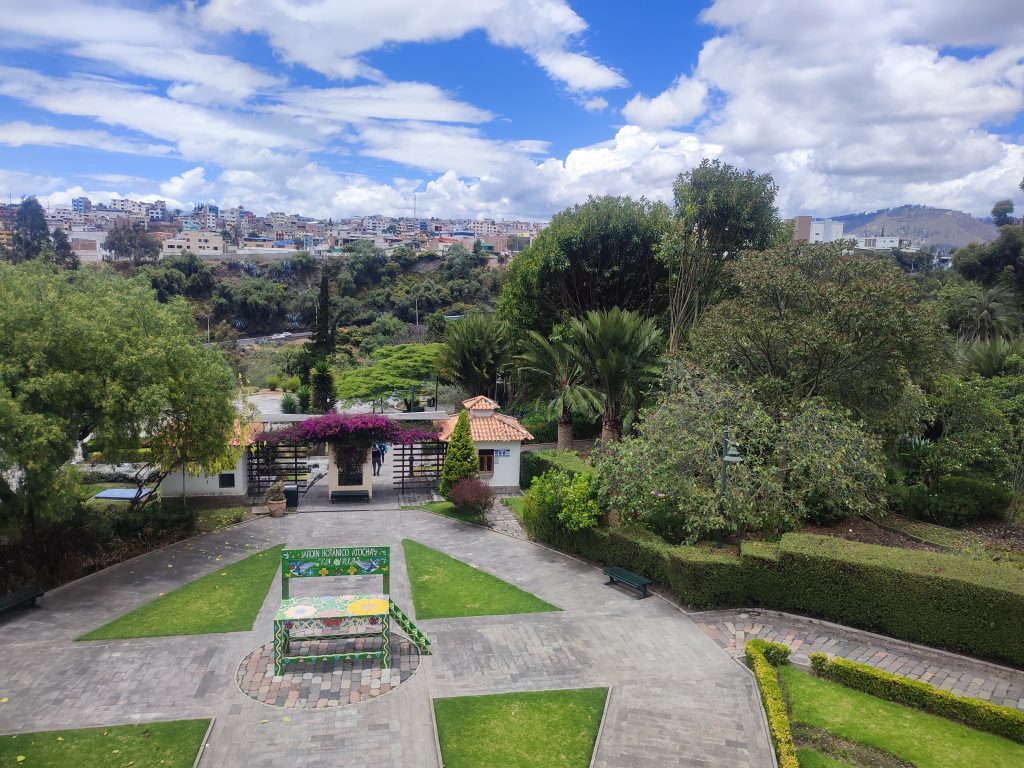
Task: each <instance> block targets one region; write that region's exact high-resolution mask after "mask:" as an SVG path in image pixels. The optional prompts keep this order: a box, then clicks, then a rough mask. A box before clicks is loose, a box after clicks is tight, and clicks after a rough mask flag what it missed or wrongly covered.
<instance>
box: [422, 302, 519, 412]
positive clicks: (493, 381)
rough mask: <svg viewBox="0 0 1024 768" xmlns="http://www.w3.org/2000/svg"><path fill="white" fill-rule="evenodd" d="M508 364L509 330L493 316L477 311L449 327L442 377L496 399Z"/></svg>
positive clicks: (443, 353)
mask: <svg viewBox="0 0 1024 768" xmlns="http://www.w3.org/2000/svg"><path fill="white" fill-rule="evenodd" d="M508 361H509V341H508V331H507V329H506V327H505V325H504V323H502V322H501V320H499V319H498V318H497V316H495V315H493V314H483V313H481V312H474V313H472V314H469V315H466V316H465V317H462V318H459V319H458V320H452V321H451V322H449V323H448V325H447V333H446V338H445V345H444V348H443V349H442V351H441V356H440V360H439V367H440V370H441V375H442V376H444V377H445V378H446V379H447V380H448V381H450V382H452V383H453V384H458V385H459V386H460V387H462V388H463V389H464V390H466V391H467V392H470V393H472V394H474V395H486V396H487V397H490V398H493V399H497V381H498V376H499V374H501V373H502V372H503V371H504V369H505V367H506V365H507V364H508Z"/></svg>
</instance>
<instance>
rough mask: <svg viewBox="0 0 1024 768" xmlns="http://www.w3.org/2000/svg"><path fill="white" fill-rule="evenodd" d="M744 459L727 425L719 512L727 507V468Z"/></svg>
mask: <svg viewBox="0 0 1024 768" xmlns="http://www.w3.org/2000/svg"><path fill="white" fill-rule="evenodd" d="M741 461H743V457H742V456H740V453H739V451H737V450H736V446H735V445H733V444H732V441H731V440H729V427H726V428H725V430H724V431H723V432H722V483H721V485H720V486H719V489H718V514H719V515H722V514H723V512H724V509H725V484H726V480H727V470H728V469H729V465H730V464H739V463H740V462H741ZM716 545H717V546H719V547H720V546H722V537H721V534H719V536H718V538H717V541H716Z"/></svg>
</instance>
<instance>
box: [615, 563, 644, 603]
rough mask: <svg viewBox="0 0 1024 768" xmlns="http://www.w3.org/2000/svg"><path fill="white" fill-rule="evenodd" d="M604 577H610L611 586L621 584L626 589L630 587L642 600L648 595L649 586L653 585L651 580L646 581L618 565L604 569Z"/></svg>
mask: <svg viewBox="0 0 1024 768" xmlns="http://www.w3.org/2000/svg"><path fill="white" fill-rule="evenodd" d="M604 575H605V576H607V577H608V583H609V584H621V585H622V586H624V587H629V588H630V589H632V590H633V591H635V592H636V593H637V594H639V595H640V599H641V600H643V599H644V598H645V597H647V595H648V592H647V585H648V584H650V583H651V580H650V579H645V578H644V577H643V576H640V575H638V574H636V573H633V572H632V571H627V570H626V569H625V568H619V567H618V566H616V565H609V566H607V567H606V568H605V569H604Z"/></svg>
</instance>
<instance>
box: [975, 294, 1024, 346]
mask: <svg viewBox="0 0 1024 768" xmlns="http://www.w3.org/2000/svg"><path fill="white" fill-rule="evenodd" d="M961 312H962V320H961V321H960V328H961V331H962V333H963V335H964V336H965V337H966V338H967V339H968V340H970V341H990V340H992V339H994V338H997V337H998V338H1003V339H1010V338H1013V335H1014V334H1015V333H1016V332H1017V330H1018V329H1019V327H1020V315H1019V314H1018V312H1017V307H1016V306H1015V304H1014V297H1013V291H1011V290H1010V289H1009V288H1007V287H1006V286H1003V285H996V286H994V287H992V288H980V287H979V288H977V289H976V290H974V291H972V292H971V293H970V295H968V296H967V297H966V298H965V299H964V302H963V304H962V306H961Z"/></svg>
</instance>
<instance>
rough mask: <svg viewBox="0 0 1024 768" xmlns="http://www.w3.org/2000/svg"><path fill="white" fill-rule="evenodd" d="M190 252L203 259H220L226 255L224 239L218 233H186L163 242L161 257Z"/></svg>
mask: <svg viewBox="0 0 1024 768" xmlns="http://www.w3.org/2000/svg"><path fill="white" fill-rule="evenodd" d="M185 251H189V252H190V253H194V254H195V255H196V256H199V257H201V258H204V259H205V258H220V257H221V256H223V255H224V238H223V237H222V236H221V235H220V233H218V232H202V231H185V232H182V233H181V234H180V235H178V236H177V237H172V238H169V239H167V240H164V242H163V248H162V249H161V251H160V255H161V256H171V255H173V254H175V253H184V252H185Z"/></svg>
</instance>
